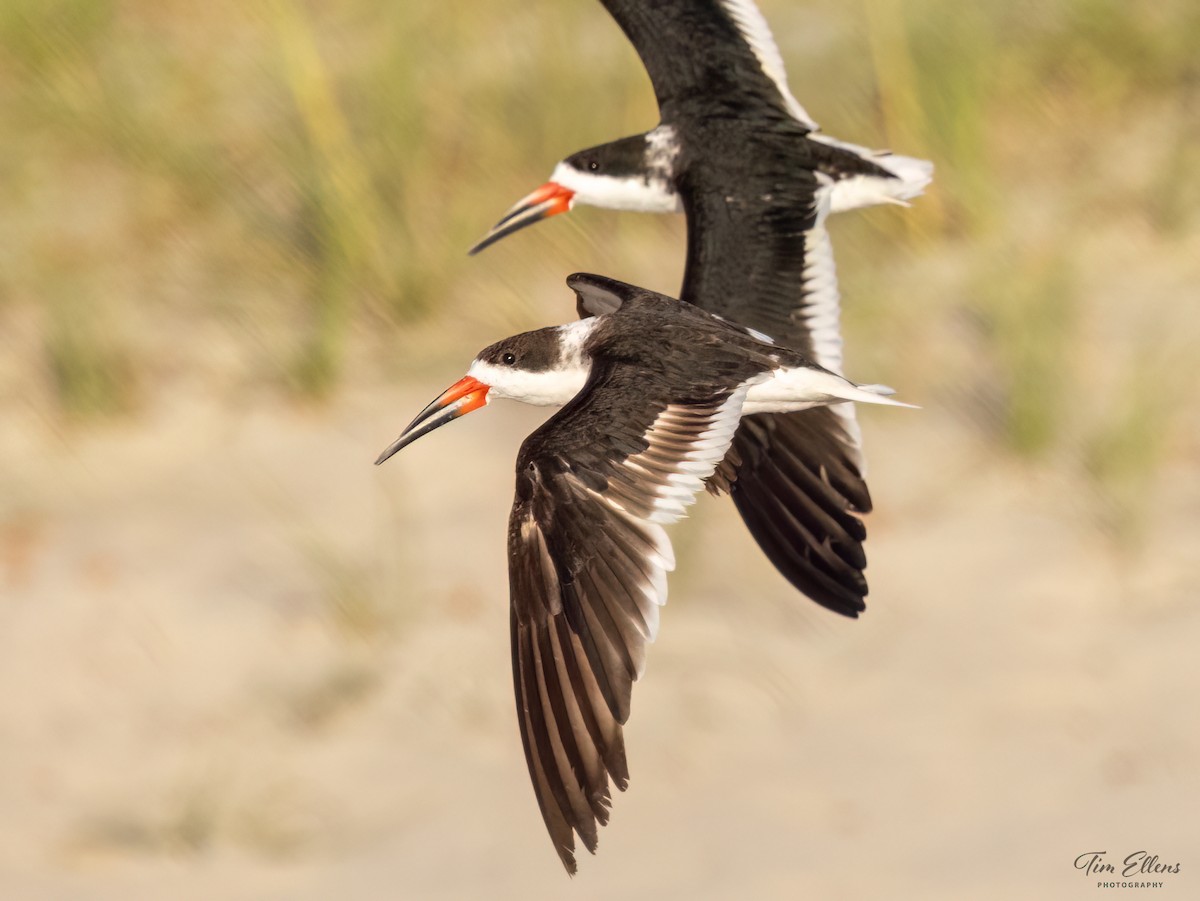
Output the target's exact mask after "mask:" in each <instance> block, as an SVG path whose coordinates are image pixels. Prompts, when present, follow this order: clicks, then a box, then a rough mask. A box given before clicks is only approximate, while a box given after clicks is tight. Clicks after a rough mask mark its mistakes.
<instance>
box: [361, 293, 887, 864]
mask: <svg viewBox="0 0 1200 901" xmlns="http://www.w3.org/2000/svg"><path fill="white" fill-rule="evenodd" d="M567 284H568V285H569V286H570V287H571V288H572V289H574V291H575V292H576V295H577V299H578V301H577V307H578V311H579V314H580V316H581V317H583V318H581V319H580V321H578V322H574V323H571V324H569V325H563V326H557V327H551V328H543V329H539V330H537V331H533V332H525V333H523V334H520V335H515V336H513V337H511V338H506V339H504V340H503V341H499V342H497V343H496V344H493V345H491V346H490V347H488V348H485V349H484V350H483V351H481V352H480V353H479V355H478V356H476V358H475V359H474V361H473V362H472V363H471V365H470V368H469V369H468V371H467V374H466V375H465V376H464V377H463V378H462V379H460V380H459V381H458V382H456V383H455V384H454V385H452V386H451V387H450V388H448V389H447V390H446V391H445V392H443V393H442V394H441V395H440V396H439V397H438V398H436V399H435V400H434V401H433V402H432V403H430V404H429V405H428V406H427V407H426V408H425V409H424V410H422V411H421V412H420V413H419V414H418V415H417V417H416V418H415V419H413V421H412V422H411V423H410V424H409V425H408V427H407V428H406V429H405V430H404V432H403V433H402V434H401V435H400V437H399V438H398V439H396V441H395V442H393V443H392V444H391V445H390V446H389V447H388V448H387V449H386V450H385V451H384V452H383V453H382V454H381V455H380V456H379V459H378V460H376V463H377V464H378V463H382V462H384V461H385V460H387V459H388V458H389V457H391V456H392V455H393V454H395V453H396V452H397V451H399V450H400V449H401V448H404V447H406V446H407V445H408V444H411V443H412V442H413V441H415V440H416V439H418V438H420V437H422V436H423V435H427V434H429V433H430V432H432V431H434V430H435V429H438V428H440V427H441V426H443V425H445V424H446V423H449V422H452V421H453V420H455V419H458V418H460V417H462V416H464V415H466V414H467V413H470V412H472V411H474V410H478V409H480V408H482V407H484V406H486V405H487V404H489V403H490V402H491V401H492V400H494V399H496V398H510V399H513V400H518V401H522V402H524V403H528V404H537V405H544V406H561V407H562V409H560V410H558V411H557V412H556V413H555V414H554V415H553V416H551V418H550V419H549V420H547V421H546V423H545V424H543V425H542V426H541V427H540V428H538V429H537V430H536V431H535V432H533V434H531V435H530V436H529V437H528V438H527V439H526V440H525V442H524V443H523V444H522V445H521V449H520V451H519V453H518V455H517V465H516V476H517V479H516V498H515V500H514V503H513V508H512V513H511V515H510V517H509V526H508V565H509V598H510V614H509V621H510V632H511V641H512V659H513V683H514V688H515V692H516V707H517V718H518V721H519V725H520V732H521V741H522V744H523V746H524V749H525V759H526V763H527V765H528V767H529V774H530V778H531V779H532V781H533V787H534V792H535V794H536V796H537V801H538V805H539V807H540V809H541V813H542V817H543V819H544V821H545V824H546V828H547V830H548V831H549V833H550V837H551V840H552V841H553V843H554V847H555V849H556V850H557V852H558V854H559V857H560V859H561V860H562V862H563V865H564V866H565V867H566V869H567V871H568V872H569V873H572V874H573V873H574V872H575V869H576V862H575V836H578V837H579V839H580V840H581V841H582V842H583V845H584V847H586V848H587V849H588V850H589V851H591V852H593V853H594V852H595V850H596V844H597V838H598V836H597V831H598V828H599V826H602V825H605V824H606V823H607V822H608V815H609V808H610V805H611V800H612V795H611V790H610V785H611V784H615V785H616V786H617V788H618V789H620V790H622V791H623V790H624V789H625V788H626V786H627V784H628V781H629V769H628V765H627V762H626V758H625V744H624V737H623V733H622V726H623V724H624V723H625V721H626V720H627V718H628V717H629V706H630V695H631V691H632V685H633V682H634V681H635V680H636V679H637V678H638V677H639V676H641V674H642V672H643V670H644V668H645V654H646V647H647V645H648V644H649V643H650V642H651V641H653V640H654V638H655V636H656V634H657V632H658V624H659V607H660V606H661V605H662V604H664V603H665V602H666V599H667V573H668V572H670V571H671V570H673V569H674V566H675V558H674V555H673V553H672V550H671V544H670V541H669V540H668V538H667V535H666V532H665V531H664V529H663V526H665V525H669V524H670V523H673V522H675V521H676V520H678V519H680V518H681V517H683V516H684V515H685V511H686V508H687V507H688V506H689V505H690V504H691V503H692V502H693V501H694V499H695V495H696V493H697V492H698V491H699V490H700V489H701V488H702V487H704V485H705V484H706V483H708V484H709V486H710V487H715V488H717V489H718V490H719V489H720V488H724V487H728V484H729V478H730V476H731V474H732V473H731V472H730V466H731V465H732V464H731V459H730V453H731V445H732V443H733V441H734V436H735V434H737V432H738V429H739V423H740V422H742V421H743V419H744V417H746V416H749V415H762V413H764V412H773V413H780V412H785V411H798V410H806V409H810V408H818V407H821V406H824V405H829V404H838V405H845V404H846V402H847V401H858V402H865V403H875V404H891V405H898V406H908V405H907V404H900V403H899V402H898V401H895V400H892V399H891V398H890V397H889V396H888V395H890V393H891V389H888V388H884V387H882V386H879V385H856V384H854V383H853V382H850V381H848V380H847V379H845V378H844V377H842V376H841V375H839V374H837V373H835V372H832V371H830V370H828V369H825V368H823V367H822V366H820V365H818V364H817V363H814V362H813V361H811V360H810V359H808V358H807V357H805V356H804V355H803V354H801V353H799V352H797V351H795V350H793V349H790V348H787V347H785V346H782V345H779V344H777V343H775V341H774V340H773V339H772V338H770V337H769V336H767V335H764V334H762V333H759V332H756V331H755V330H753V329H750V328H745V327H743V326H740V325H735V324H733V323H731V322H727V321H725V320H724V319H722V318H721V317H719V316H715V315H713V314H711V313H708V312H706V311H704V310H701V309H699V308H698V307H695V306H693V305H692V304H688V303H685V302H683V301H679V300H676V299H674V298H670V297H666V296H664V295H661V294H657V293H655V292H653V291H648V290H645V289H642V288H637V287H634V286H632V285H628V284H625V283H623V282H618V281H615V280H612V279H607V278H603V277H601V276H595V275H585V274H576V275H573V276H571V277H570V278H569V279H568V280H567Z"/></svg>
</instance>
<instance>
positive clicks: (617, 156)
mask: <svg viewBox="0 0 1200 901" xmlns="http://www.w3.org/2000/svg"><path fill="white" fill-rule="evenodd" d="M676 155H677V147H676V145H675V142H674V132H673V131H671V130H670V129H667V128H665V127H663V126H659V127H658V128H656V129H654V130H653V131H650V132H646V133H645V134H640V135H634V136H633V137H630V138H622V139H621V140H619V141H612V142H611V143H608V144H601V145H600V146H598V147H591V148H589V149H587V150H581V151H579V152H578V153H573V154H571V155H570V156H569V157H567V158H566V159H565V160H563V161H562V162H560V163H559V164H558V165H557V166H555V167H554V172H552V173H551V175H550V180H549V181H548V182H546V183H545V184H544V185H542V186H541V187H540V188H538V189H537V190H536V191H533V192H532V193H530V194H527V195H526V196H525V197H522V198H521V199H520V200H519V201H517V203H516V204H515V205H514V206H513V207H512V208H511V209H510V210H509V211H508V212H507V213H505V214H504V218H502V219H501V220H500V221H499V222H497V223H496V225H495V226H494V227H493V228H492V230H491V231H490V232H488V233H487V234H486V235H484V236H483V239H482V240H480V241H479V243H478V244H476V245H475V246H474V247H472V248H471V249H470V251H469V253H471V254H476V253H479V251H481V250H483V249H484V248H485V247H488V246H489V245H491V244H494V243H495V242H497V241H499V240H500V239H501V238H504V237H506V236H508V235H511V234H512V233H513V232H515V231H519V230H520V229H522V228H524V227H525V226H527V225H532V224H533V223H535V222H540V221H541V220H543V219H546V218H548V217H550V216H555V215H557V214H559V213H565V212H567V211H568V210H570V209H571V208H572V207H573V206H575V204H577V203H582V204H587V205H590V206H598V207H604V208H605V209H610V210H634V211H638V212H645V213H670V212H676V211H678V210H679V209H680V204H679V195H678V194H677V193H676V192H675V188H674V185H673V175H674V170H673V163H674V160H675V157H676Z"/></svg>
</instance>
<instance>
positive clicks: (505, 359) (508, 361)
mask: <svg viewBox="0 0 1200 901" xmlns="http://www.w3.org/2000/svg"><path fill="white" fill-rule="evenodd" d="M500 362H501V363H503V364H504V365H505V366H511V365H512V364H513V363H515V362H517V358H516V357H515V356H513V355H512V354H510V353H506V354H505V355H504V356H502V357H501V358H500Z"/></svg>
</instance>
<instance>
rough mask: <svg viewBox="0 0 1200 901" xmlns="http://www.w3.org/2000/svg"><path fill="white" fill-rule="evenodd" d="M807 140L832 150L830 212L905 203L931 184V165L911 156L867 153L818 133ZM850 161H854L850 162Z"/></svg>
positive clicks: (856, 146) (878, 152) (861, 148)
mask: <svg viewBox="0 0 1200 901" xmlns="http://www.w3.org/2000/svg"><path fill="white" fill-rule="evenodd" d="M808 137H809V139H810V140H813V141H816V142H818V143H821V144H825V145H826V146H827V147H831V148H835V149H836V150H837V151H841V152H840V153H835V154H833V155H832V156H833V158H832V160H831V163H832V168H833V171H832V172H831V173H830V174H831V175H832V177H833V196H832V198H831V200H830V207H831V211H832V212H834V213H838V212H841V211H843V210H853V209H857V208H858V207H862V206H873V205H875V204H878V203H897V204H900V205H901V206H907V205H908V201H909V200H912V199H913V198H914V197H917V196H918V195H920V194H921V193H922V192H923V191H924V190H925V188H926V187H927V186H928V185H929V183H930V182H931V181H933V163H931V162H929V161H928V160H920V159H917V158H916V157H913V156H901V155H900V154H897V153H892V152H891V151H890V150H870V149H868V148H866V147H860V146H858V145H857V144H849V143H846V142H845V141H839V140H837V139H836V138H831V137H829V136H828V135H823V134H820V133H816V134H810V135H809V136H808ZM851 157H853V158H855V159H853V160H851V159H850V158H851Z"/></svg>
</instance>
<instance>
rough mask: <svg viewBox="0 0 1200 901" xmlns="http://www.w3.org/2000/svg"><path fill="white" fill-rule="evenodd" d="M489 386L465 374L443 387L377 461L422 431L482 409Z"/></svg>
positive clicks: (424, 433)
mask: <svg viewBox="0 0 1200 901" xmlns="http://www.w3.org/2000/svg"><path fill="white" fill-rule="evenodd" d="M487 393H488V386H487V385H485V384H484V383H483V382H481V381H479V379H476V378H473V377H472V376H469V375H465V376H463V377H462V378H461V379H459V380H458V381H457V382H455V383H454V384H453V385H451V386H450V387H449V388H447V389H446V390H445V391H443V392H442V393H441V394H440V395H439V396H438V397H437V398H436V399H435V400H434V401H433V403H431V404H430V405H429V406H427V407H426V408H425V409H424V410H422V411H421V412H420V413H418V414H417V418H416V419H414V420H413V421H412V422H410V423H409V424H408V428H406V429H405V430H404V432H403V433H402V434H401V435H400V437H399V438H397V439H396V440H395V441H393V442H392V443H391V444H389V445H388V447H387V449H386V450H385V451H384V452H383V453H382V454H380V455H379V459H377V460H376V461H375V465H376V466H378V465H379V464H380V463H382V462H383V461H384V460H386V459H387V458H388V457H390V456H391V455H392V454H394V453H396V451H398V450H400V449H401V448H404V447H407V446H408V445H410V444H412V443H413V442H414V441H416V440H417V439H418V438H420V437H421V436H422V435H428V434H429V433H430V432H432V431H433V430H434V429H440V428H441V427H442V426H444V425H445V424H446V423H448V422H453V421H454V420H455V419H458V417H460V416H466V415H467V414H468V413H470V412H471V411H472V410H478V409H479V408H480V407H482V406H485V405H486V404H487Z"/></svg>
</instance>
